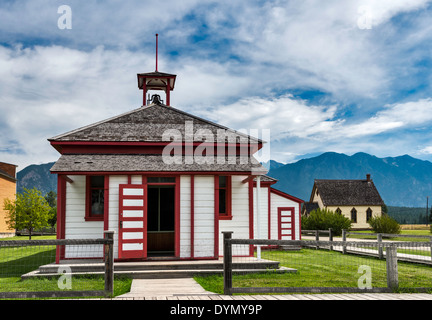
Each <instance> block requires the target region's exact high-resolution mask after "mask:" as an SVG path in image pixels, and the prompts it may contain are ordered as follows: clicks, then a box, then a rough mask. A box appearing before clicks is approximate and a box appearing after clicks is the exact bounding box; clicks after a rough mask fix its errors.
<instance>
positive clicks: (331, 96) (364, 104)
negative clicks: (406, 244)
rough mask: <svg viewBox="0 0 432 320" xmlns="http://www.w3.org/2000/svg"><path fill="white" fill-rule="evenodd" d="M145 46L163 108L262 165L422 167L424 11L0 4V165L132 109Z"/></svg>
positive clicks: (353, 1)
mask: <svg viewBox="0 0 432 320" xmlns="http://www.w3.org/2000/svg"><path fill="white" fill-rule="evenodd" d="M62 5H67V6H68V7H69V8H70V11H68V10H66V11H64V9H65V8H64V7H61V6H62ZM69 13H70V14H69ZM156 33H158V34H159V65H158V66H159V68H158V69H159V71H162V72H168V73H174V74H177V81H176V88H175V90H174V92H173V93H172V96H171V104H172V105H173V106H175V107H176V108H179V109H181V110H184V111H186V112H191V113H193V114H196V115H198V116H202V117H205V118H207V119H209V120H212V121H215V122H218V123H220V124H223V125H226V126H228V127H231V128H233V129H238V130H241V129H244V130H247V131H248V130H249V131H250V132H252V131H253V130H254V131H253V132H257V133H258V135H260V137H261V138H264V139H265V140H267V141H269V142H270V143H269V146H270V148H269V150H270V155H269V157H270V158H271V159H273V160H276V161H280V162H293V161H296V160H299V159H302V158H305V157H311V156H315V155H318V154H320V153H322V152H326V151H334V152H340V153H345V154H348V155H351V154H353V153H356V152H367V153H371V154H374V155H376V156H378V157H387V156H398V155H403V154H409V155H411V156H413V157H417V158H420V159H425V160H432V130H431V126H432V90H431V89H432V73H431V71H432V70H431V69H432V1H428V0H409V1H408V0H379V1H378V0H350V1H346V0H326V1H323V0H285V1H283V0H280V1H277V0H275V1H251V0H247V1H246V0H235V1H232V0H229V1H228V0H226V1H225V0H222V1H205V0H182V1H178V0H165V1H146V0H139V1H131V0H129V1H114V0H112V1H79V0H69V1H68V0H62V1H53V0H51V1H47V0H27V1H26V0H20V1H11V0H4V1H1V2H0V161H3V162H9V163H14V164H18V165H19V168H18V170H20V169H23V168H24V167H25V166H27V165H29V164H32V163H37V164H38V163H46V162H50V161H55V160H57V158H58V153H57V152H56V151H55V150H54V149H53V148H52V147H51V146H50V144H49V143H48V141H47V139H48V138H50V137H53V136H55V135H58V134H61V133H64V132H67V131H69V130H72V129H75V128H78V127H81V126H84V125H87V124H90V123H93V122H97V121H100V120H103V119H106V118H109V117H112V116H115V115H118V114H121V113H123V112H127V111H129V110H132V109H135V108H138V107H139V106H140V105H141V104H142V103H141V100H142V92H141V91H139V90H138V88H137V79H136V74H137V73H141V72H151V71H154V69H155V34H156ZM261 156H262V157H263V159H264V160H265V158H266V157H267V155H265V154H262V155H261Z"/></svg>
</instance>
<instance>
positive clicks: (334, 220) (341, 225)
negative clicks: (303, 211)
mask: <svg viewBox="0 0 432 320" xmlns="http://www.w3.org/2000/svg"><path fill="white" fill-rule="evenodd" d="M301 223H302V229H304V230H328V229H329V228H331V229H332V232H333V234H334V235H336V236H340V235H341V234H342V230H344V229H345V230H350V229H351V220H350V219H348V218H347V217H344V216H343V215H342V214H340V213H337V212H333V211H331V210H328V209H315V210H313V211H312V212H311V213H310V214H309V216H307V217H306V216H302V221H301Z"/></svg>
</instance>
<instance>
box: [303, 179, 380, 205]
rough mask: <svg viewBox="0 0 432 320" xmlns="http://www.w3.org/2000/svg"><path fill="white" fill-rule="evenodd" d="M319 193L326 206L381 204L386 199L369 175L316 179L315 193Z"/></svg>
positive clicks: (313, 191)
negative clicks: (356, 177)
mask: <svg viewBox="0 0 432 320" xmlns="http://www.w3.org/2000/svg"><path fill="white" fill-rule="evenodd" d="M316 190H318V193H319V195H320V197H321V199H322V201H323V204H324V206H359V205H367V206H381V205H384V201H383V200H382V199H381V196H380V194H379V192H378V190H377V188H376V187H375V184H374V183H373V181H372V180H371V179H369V177H368V178H367V179H366V180H315V184H314V187H313V190H312V195H311V200H310V201H312V200H313V195H314V193H315V192H316Z"/></svg>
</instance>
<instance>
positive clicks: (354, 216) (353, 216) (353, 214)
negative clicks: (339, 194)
mask: <svg viewBox="0 0 432 320" xmlns="http://www.w3.org/2000/svg"><path fill="white" fill-rule="evenodd" d="M351 222H353V223H357V210H356V209H355V208H352V210H351Z"/></svg>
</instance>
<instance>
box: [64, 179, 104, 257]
mask: <svg viewBox="0 0 432 320" xmlns="http://www.w3.org/2000/svg"><path fill="white" fill-rule="evenodd" d="M70 178H71V179H72V180H73V183H66V218H65V238H66V239H94V238H103V231H104V230H103V221H85V199H86V193H85V191H86V177H85V176H81V175H79V176H70ZM102 256H103V248H102V245H92V246H90V245H84V246H66V250H65V258H86V257H89V258H94V257H102Z"/></svg>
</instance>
